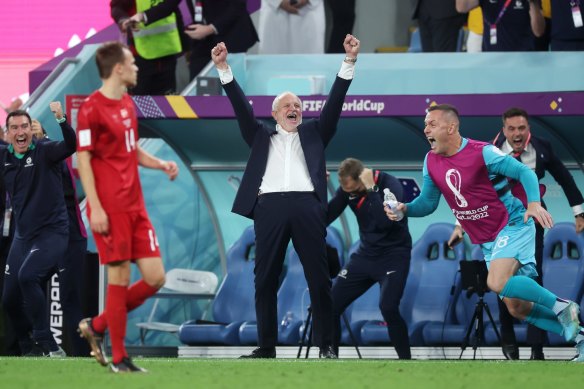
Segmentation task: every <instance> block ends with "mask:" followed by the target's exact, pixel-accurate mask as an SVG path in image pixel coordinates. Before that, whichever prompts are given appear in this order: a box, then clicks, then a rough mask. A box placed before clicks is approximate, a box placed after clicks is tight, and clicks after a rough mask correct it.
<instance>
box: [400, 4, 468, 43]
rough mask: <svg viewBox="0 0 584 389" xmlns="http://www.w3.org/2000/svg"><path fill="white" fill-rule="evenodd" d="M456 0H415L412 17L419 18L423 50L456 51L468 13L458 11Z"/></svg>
mask: <svg viewBox="0 0 584 389" xmlns="http://www.w3.org/2000/svg"><path fill="white" fill-rule="evenodd" d="M454 1H455V0H415V5H414V14H413V16H412V19H417V20H418V27H419V29H420V39H421V42H422V51H424V52H425V53H433V52H454V51H456V50H457V48H458V39H459V35H460V29H461V28H462V26H463V25H464V22H465V20H466V15H460V14H459V13H458V12H456V7H455V3H454Z"/></svg>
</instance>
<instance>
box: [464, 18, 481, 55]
mask: <svg viewBox="0 0 584 389" xmlns="http://www.w3.org/2000/svg"><path fill="white" fill-rule="evenodd" d="M467 24H468V38H467V39H466V51H467V52H468V53H480V52H481V51H483V50H482V45H483V11H482V10H481V7H476V8H474V9H472V10H471V11H470V12H469V13H468V22H467Z"/></svg>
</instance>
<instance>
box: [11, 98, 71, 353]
mask: <svg viewBox="0 0 584 389" xmlns="http://www.w3.org/2000/svg"><path fill="white" fill-rule="evenodd" d="M51 110H52V111H53V112H54V114H55V118H56V119H57V121H58V122H59V124H60V126H61V130H62V132H63V140H62V141H49V142H42V143H37V142H36V141H33V136H32V130H31V124H32V121H31V118H30V116H29V114H28V113H27V112H26V111H22V110H17V111H13V112H11V113H10V114H8V117H7V118H6V127H7V128H8V133H9V136H10V145H8V147H4V146H2V147H0V163H1V166H2V175H3V178H4V182H5V183H6V190H7V196H10V200H11V204H12V208H13V213H14V217H13V222H14V223H15V227H16V230H15V233H14V240H13V242H12V247H11V249H10V253H9V255H8V260H7V263H6V269H5V272H4V277H5V279H4V290H3V295H2V304H3V306H4V309H5V310H6V312H7V313H8V314H9V315H10V317H11V319H12V322H13V323H14V328H15V331H16V335H17V337H18V341H19V344H20V348H21V352H22V354H23V355H27V354H28V355H31V356H64V352H63V350H61V349H60V348H59V347H58V346H57V343H56V342H55V340H54V338H53V334H52V333H51V330H50V327H49V315H48V312H47V303H46V298H45V291H44V288H45V286H46V282H47V280H48V278H49V277H50V276H51V275H52V274H53V272H54V271H55V268H56V267H57V265H58V263H59V261H61V258H63V256H64V255H65V251H66V249H67V241H68V239H69V222H68V218H67V208H66V206H65V198H64V196H63V187H62V183H61V168H60V167H61V163H62V161H63V160H64V159H65V158H67V157H68V156H70V155H71V154H73V153H74V152H75V145H76V137H75V131H73V129H72V128H71V126H70V125H69V124H68V123H67V121H66V118H65V116H64V115H63V111H62V108H61V104H60V103H58V102H54V103H51ZM29 323H32V342H31V340H30V339H29V334H28V329H29V328H30V326H29Z"/></svg>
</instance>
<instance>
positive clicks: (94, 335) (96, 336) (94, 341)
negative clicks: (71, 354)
mask: <svg viewBox="0 0 584 389" xmlns="http://www.w3.org/2000/svg"><path fill="white" fill-rule="evenodd" d="M79 333H80V334H81V337H82V338H85V339H86V340H87V342H88V343H89V346H90V347H91V355H93V357H94V358H95V360H96V361H97V362H99V364H100V365H102V366H107V364H108V360H107V357H106V356H105V352H104V348H103V334H100V333H99V332H96V331H95V330H94V329H93V327H92V326H91V319H90V318H87V319H83V320H81V321H80V322H79Z"/></svg>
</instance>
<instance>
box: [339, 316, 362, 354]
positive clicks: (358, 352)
mask: <svg viewBox="0 0 584 389" xmlns="http://www.w3.org/2000/svg"><path fill="white" fill-rule="evenodd" d="M341 316H342V317H343V322H345V326H346V327H347V330H348V331H349V336H350V337H351V341H352V342H353V346H354V347H355V351H357V355H358V356H359V359H363V357H361V352H360V351H359V345H358V344H357V339H355V335H354V334H353V330H351V326H350V325H349V320H347V316H345V314H344V313H343V314H342V315H341Z"/></svg>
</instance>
